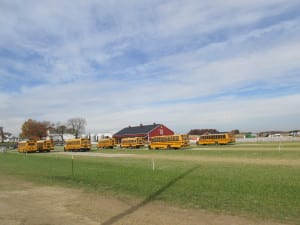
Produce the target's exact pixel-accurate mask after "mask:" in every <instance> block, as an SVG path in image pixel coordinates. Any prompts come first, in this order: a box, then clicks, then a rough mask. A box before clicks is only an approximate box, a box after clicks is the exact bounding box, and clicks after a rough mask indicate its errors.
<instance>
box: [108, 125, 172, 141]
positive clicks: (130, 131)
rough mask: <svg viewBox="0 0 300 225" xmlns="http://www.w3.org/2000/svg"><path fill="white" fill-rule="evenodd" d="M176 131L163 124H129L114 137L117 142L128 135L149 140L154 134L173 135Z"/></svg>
mask: <svg viewBox="0 0 300 225" xmlns="http://www.w3.org/2000/svg"><path fill="white" fill-rule="evenodd" d="M173 134H174V132H173V131H172V130H171V129H169V128H168V127H166V126H165V125H163V124H156V123H154V124H152V125H143V124H140V125H139V126H135V127H132V126H128V127H125V128H123V129H122V130H120V131H119V132H117V133H115V134H114V135H113V138H115V139H116V140H117V143H120V142H121V139H122V138H126V137H144V138H145V140H148V141H149V139H150V138H151V137H154V136H162V135H173Z"/></svg>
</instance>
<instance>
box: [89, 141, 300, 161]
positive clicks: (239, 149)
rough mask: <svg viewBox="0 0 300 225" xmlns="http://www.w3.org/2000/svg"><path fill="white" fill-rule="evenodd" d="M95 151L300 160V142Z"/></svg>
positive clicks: (95, 150) (102, 150) (192, 145)
mask: <svg viewBox="0 0 300 225" xmlns="http://www.w3.org/2000/svg"><path fill="white" fill-rule="evenodd" d="M93 152H103V153H125V154H126V153H127V154H139V155H170V156H174V155H176V156H177V155H178V156H183V157H184V156H188V157H190V156H195V157H212V158H214V157H218V158H220V157H221V158H245V159H270V160H273V159H281V160H286V159H287V160H299V161H300V142H284V143H281V144H280V143H279V142H273V143H236V144H231V145H217V146H216V145H207V146H196V145H195V144H191V146H190V147H188V148H184V149H182V150H148V149H146V148H142V149H137V150H129V149H120V148H115V149H113V150H107V149H96V148H93Z"/></svg>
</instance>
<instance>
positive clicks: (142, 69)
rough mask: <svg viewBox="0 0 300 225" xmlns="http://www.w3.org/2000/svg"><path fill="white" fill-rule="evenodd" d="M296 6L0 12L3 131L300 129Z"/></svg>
mask: <svg viewBox="0 0 300 225" xmlns="http://www.w3.org/2000/svg"><path fill="white" fill-rule="evenodd" d="M299 8H300V3H299V1H298V0H290V1H283V0H265V1H257V0H254V1H240V0H239V1H238V0H219V1H209V2H208V1H202V0H184V1H183V0H182V1H181V0H173V1H168V0H165V1H163V0H153V1H143V0H127V1H113V0H112V1H101V0H97V1H96V0H95V1H93V0H85V1H81V0H77V1H65V0H60V1H58V0H57V1H56V0H51V1H50V0H45V1H33V0H28V1H25V2H24V1H17V0H15V1H11V0H2V1H1V2H0V27H1V29H0V126H3V127H4V129H5V130H6V131H9V132H12V133H14V134H18V133H19V132H20V129H21V125H22V123H23V122H24V121H25V120H27V119H29V118H32V119H35V120H39V121H44V120H46V121H51V122H62V123H63V122H65V121H67V120H68V119H69V118H72V117H83V118H85V119H86V120H87V127H86V131H87V132H94V133H97V132H103V131H117V130H119V129H121V128H123V127H125V126H128V125H139V124H140V123H143V124H152V123H154V122H156V123H163V124H165V125H166V126H168V127H169V128H171V129H173V130H174V131H176V132H178V133H184V132H188V131H189V130H190V129H195V128H216V129H218V130H221V131H227V130H232V129H240V130H242V131H260V130H274V129H275V130H292V129H300V116H299V115H300V74H299V73H300V63H299V62H300V61H299V59H300V12H299V10H298V9H299Z"/></svg>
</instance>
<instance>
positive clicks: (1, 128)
mask: <svg viewBox="0 0 300 225" xmlns="http://www.w3.org/2000/svg"><path fill="white" fill-rule="evenodd" d="M0 138H1V142H4V138H5V136H4V131H3V127H0Z"/></svg>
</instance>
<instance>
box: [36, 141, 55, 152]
mask: <svg viewBox="0 0 300 225" xmlns="http://www.w3.org/2000/svg"><path fill="white" fill-rule="evenodd" d="M37 148H38V151H39V152H50V151H51V150H54V144H53V140H39V141H37Z"/></svg>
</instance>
